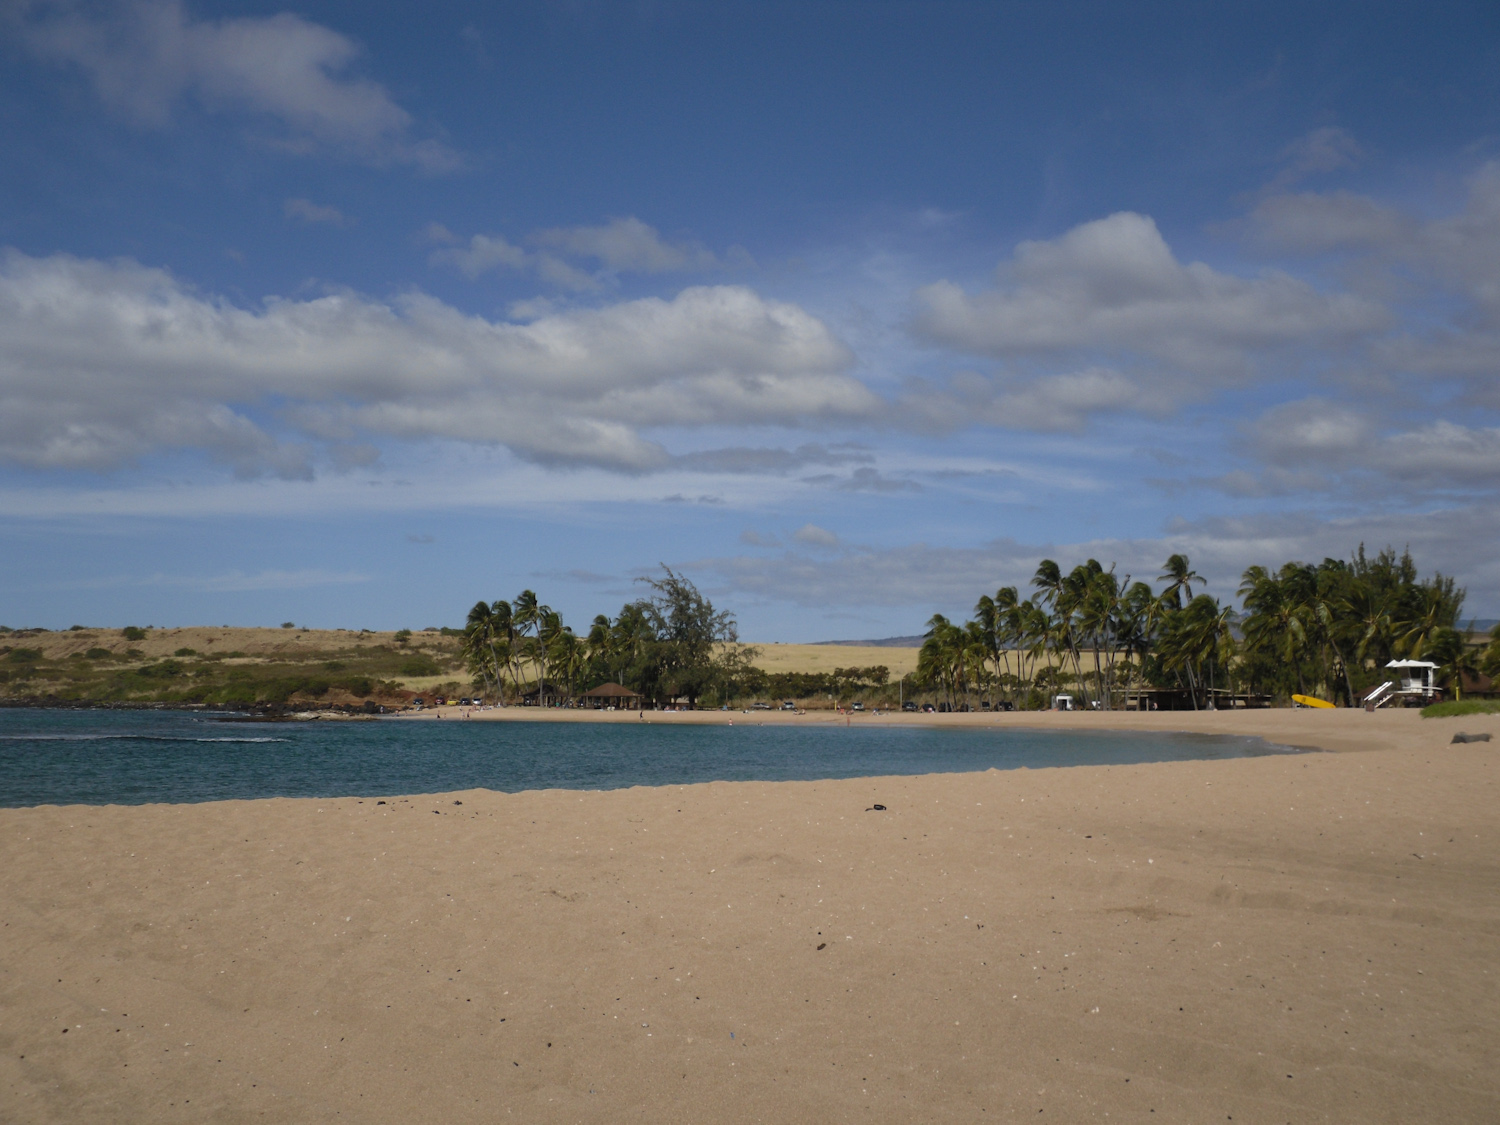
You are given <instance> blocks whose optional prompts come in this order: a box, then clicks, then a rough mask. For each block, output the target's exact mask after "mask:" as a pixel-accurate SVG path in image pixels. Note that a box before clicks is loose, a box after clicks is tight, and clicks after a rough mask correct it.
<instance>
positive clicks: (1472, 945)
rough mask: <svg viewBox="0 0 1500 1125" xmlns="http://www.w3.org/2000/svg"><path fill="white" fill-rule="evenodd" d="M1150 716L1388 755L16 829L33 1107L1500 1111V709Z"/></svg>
mask: <svg viewBox="0 0 1500 1125" xmlns="http://www.w3.org/2000/svg"><path fill="white" fill-rule="evenodd" d="M963 718H968V717H967V716H965V717H963ZM1007 718H1008V717H1007ZM1131 718H1134V719H1136V720H1137V721H1138V723H1141V724H1144V723H1147V722H1150V723H1157V722H1161V723H1162V724H1163V725H1162V727H1161V728H1158V729H1189V728H1190V727H1192V726H1194V725H1201V724H1203V723H1213V724H1222V725H1215V726H1214V727H1213V729H1224V730H1226V731H1228V730H1235V729H1242V730H1245V731H1246V732H1250V733H1262V732H1263V731H1262V728H1264V729H1265V731H1268V732H1269V731H1274V733H1273V737H1276V738H1278V740H1280V741H1285V742H1289V743H1294V744H1298V745H1318V746H1324V747H1327V748H1330V749H1334V750H1338V751H1347V752H1340V753H1327V754H1308V755H1296V756H1281V757H1269V758H1256V759H1239V760H1231V761H1220V762H1181V763H1167V764H1157V765H1143V766H1121V767H1077V768H1071V769H1046V770H1034V771H1032V770H1016V771H1007V772H997V771H990V772H987V773H981V774H963V775H933V776H926V777H901V778H878V779H861V780H854V781H834V782H785V783H733V784H730V783H715V784H708V785H694V786H682V787H677V786H672V787H662V788H640V789H630V790H620V791H615V792H608V793H574V792H562V791H549V792H538V793H525V794H517V795H506V794H499V793H493V792H487V791H475V792H466V793H455V794H446V795H443V796H426V797H410V798H399V797H397V798H387V799H386V803H378V802H377V800H376V799H374V798H366V799H364V800H357V799H354V798H349V799H338V800H270V801H249V802H224V803H215V804H201V805H177V806H146V807H137V808H121V807H105V808H98V807H77V806H74V807H68V808H56V807H43V808H35V809H12V810H0V859H3V865H0V1119H3V1120H5V1121H16V1122H43V1121H67V1122H145V1121H153V1122H155V1121H164V1122H175V1121H182V1122H202V1121H213V1122H240V1121H246V1122H248V1121H257V1122H260V1121H270V1122H276V1121H285V1122H323V1121H332V1120H335V1119H340V1120H346V1121H359V1122H366V1121H368V1122H418V1121H444V1122H480V1121H483V1122H493V1121H500V1120H516V1121H543V1122H553V1121H556V1122H564V1121H589V1122H594V1121H598V1122H605V1121H651V1122H654V1121H673V1122H676V1121H684V1122H686V1121H694V1122H700V1121H701V1122H720V1121H722V1122H741V1121H744V1122H750V1121H776V1122H800V1121H835V1120H854V1121H862V1122H863V1121H868V1122H887V1121H890V1122H911V1121H923V1122H926V1121H956V1120H964V1121H975V1120H980V1121H982V1120H1020V1119H1025V1120H1030V1121H1036V1120H1042V1121H1057V1120H1062V1121H1081V1120H1104V1119H1105V1118H1106V1115H1107V1116H1108V1118H1109V1119H1110V1120H1127V1121H1147V1120H1150V1121H1226V1120H1230V1119H1232V1120H1233V1121H1236V1122H1271V1121H1277V1122H1280V1121H1289V1122H1303V1121H1347V1122H1376V1121H1381V1122H1384V1121H1389V1122H1411V1121H1466V1122H1467V1121H1494V1120H1500V990H1497V983H1500V982H1497V977H1500V860H1497V852H1496V841H1497V832H1496V830H1497V828H1500V800H1497V798H1500V787H1497V779H1500V719H1497V718H1496V717H1493V716H1492V717H1486V718H1479V719H1475V718H1467V719H1459V720H1427V721H1422V720H1420V719H1418V718H1417V717H1416V716H1415V715H1414V714H1410V713H1405V714H1402V713H1392V714H1380V715H1374V716H1369V715H1365V714H1363V713H1362V712H1338V713H1321V714H1317V715H1311V716H1309V715H1307V714H1294V713H1290V712H1277V713H1257V714H1253V715H1252V714H1241V715H1219V716H1199V717H1193V716H1186V717H1184V716H1180V715H1174V716H1161V715H1151V716H1138V717H1131V716H1094V715H1089V716H1059V717H1058V719H1059V720H1063V721H1068V722H1071V723H1075V724H1078V725H1092V724H1103V723H1106V722H1118V721H1123V720H1126V719H1131ZM1168 720H1170V721H1168ZM1033 721H1036V720H1035V719H1033ZM1125 725H1129V724H1128V723H1126V724H1125ZM1455 730H1468V731H1483V730H1488V731H1491V732H1493V733H1494V734H1495V736H1496V741H1495V742H1493V743H1489V744H1482V743H1481V744H1472V745H1455V746H1450V745H1448V744H1447V743H1448V740H1449V739H1450V738H1451V736H1452V734H1453V732H1454V731H1455ZM877 802H878V803H880V804H883V805H886V806H887V809H886V811H883V812H875V811H868V812H867V811H866V810H867V809H869V808H870V807H871V806H872V805H874V804H875V803H877Z"/></svg>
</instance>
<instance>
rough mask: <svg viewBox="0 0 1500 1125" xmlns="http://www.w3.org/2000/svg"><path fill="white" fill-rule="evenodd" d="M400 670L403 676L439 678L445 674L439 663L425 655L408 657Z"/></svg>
mask: <svg viewBox="0 0 1500 1125" xmlns="http://www.w3.org/2000/svg"><path fill="white" fill-rule="evenodd" d="M398 670H399V671H400V673H401V674H402V675H403V676H439V675H442V672H443V670H442V668H440V667H438V663H437V661H435V660H433V659H432V657H430V656H427V655H425V654H419V655H416V656H411V657H408V658H407V659H406V660H404V661H402V662H401V667H400V668H399V669H398Z"/></svg>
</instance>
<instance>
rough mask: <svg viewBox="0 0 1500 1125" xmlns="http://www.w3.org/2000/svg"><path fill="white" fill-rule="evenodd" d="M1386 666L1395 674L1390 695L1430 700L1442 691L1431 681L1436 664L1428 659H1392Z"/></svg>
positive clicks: (1435, 670)
mask: <svg viewBox="0 0 1500 1125" xmlns="http://www.w3.org/2000/svg"><path fill="white" fill-rule="evenodd" d="M1386 667H1387V668H1388V669H1390V670H1391V671H1392V672H1394V673H1395V674H1396V680H1395V687H1394V689H1393V690H1392V691H1391V692H1390V694H1391V695H1404V696H1408V697H1418V698H1421V699H1423V700H1431V699H1436V698H1437V697H1438V696H1439V695H1441V694H1442V693H1443V692H1442V689H1441V688H1439V687H1438V686H1437V685H1436V684H1434V683H1433V682H1432V681H1433V678H1434V676H1435V675H1436V674H1437V665H1436V664H1434V663H1433V662H1432V661H1430V660H1392V661H1391V662H1390V663H1389V664H1387V665H1386Z"/></svg>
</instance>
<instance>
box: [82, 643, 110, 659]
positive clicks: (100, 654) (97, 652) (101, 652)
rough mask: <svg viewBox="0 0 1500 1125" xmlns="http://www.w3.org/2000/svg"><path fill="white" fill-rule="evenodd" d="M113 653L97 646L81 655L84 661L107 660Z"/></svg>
mask: <svg viewBox="0 0 1500 1125" xmlns="http://www.w3.org/2000/svg"><path fill="white" fill-rule="evenodd" d="M113 655H114V653H112V652H110V651H109V649H107V648H99V647H98V646H97V645H96V646H95V647H93V648H91V649H89V650H88V652H86V653H84V654H83V658H84V659H85V660H108V659H109V658H110V657H111V656H113Z"/></svg>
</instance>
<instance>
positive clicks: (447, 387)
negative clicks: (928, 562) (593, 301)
mask: <svg viewBox="0 0 1500 1125" xmlns="http://www.w3.org/2000/svg"><path fill="white" fill-rule="evenodd" d="M851 363H852V357H851V355H850V354H849V351H848V349H847V348H846V347H845V346H844V345H843V344H842V343H841V342H840V341H839V339H838V338H837V337H836V336H834V334H833V333H832V332H831V331H830V330H829V329H828V327H827V326H826V325H824V324H823V323H822V322H821V321H819V320H818V319H817V318H815V317H813V316H811V315H810V314H808V313H807V312H805V311H804V310H803V309H801V308H799V307H797V306H796V305H792V304H787V303H784V302H779V301H772V300H767V299H765V298H763V297H761V296H759V295H758V294H756V293H755V292H753V291H752V290H749V289H746V288H743V287H740V286H713V287H695V288H689V289H685V290H683V291H682V292H680V293H679V294H677V296H676V297H674V298H672V299H670V300H664V299H659V298H648V299H643V300H636V301H628V302H623V303H619V304H615V305H611V306H607V307H604V308H600V309H594V310H578V311H571V312H564V313H556V314H552V315H547V316H543V317H541V318H539V319H537V320H534V321H532V322H530V323H528V324H515V323H509V322H503V321H501V322H495V321H490V320H486V319H484V318H482V317H476V316H469V315H466V314H464V313H461V312H459V311H458V310H456V309H454V308H452V307H451V306H448V305H445V304H443V303H442V302H440V301H437V300H435V299H433V298H431V297H427V296H425V295H422V294H420V293H413V294H407V295H404V296H402V297H400V298H398V299H396V300H393V301H378V300H374V299H371V298H369V297H365V296H361V295H358V294H354V293H347V292H342V293H331V294H328V295H325V296H321V297H316V298H312V299H307V300H293V299H288V298H272V299H268V300H266V301H265V302H264V303H263V304H261V305H260V306H258V307H254V308H243V307H239V306H236V305H233V304H231V303H229V302H227V301H225V300H223V299H220V298H215V297H211V296H206V295H202V294H199V293H196V292H194V291H192V290H191V289H190V288H189V287H187V286H185V285H183V284H181V283H180V282H178V281H177V280H176V279H175V278H173V277H172V276H171V275H170V274H168V273H166V272H164V271H161V270H156V269H149V268H146V267H143V266H140V265H137V264H135V263H133V262H129V261H117V262H100V261H91V260H86V259H79V258H74V257H70V256H66V255H58V256H54V257H50V258H32V257H28V256H26V255H24V254H20V253H17V252H10V253H8V254H6V255H4V257H3V258H0V458H3V459H4V460H8V461H11V462H14V463H19V464H23V465H30V466H36V467H52V468H93V469H108V468H111V467H114V466H117V465H119V464H121V463H123V462H128V461H130V460H132V459H136V458H139V457H141V456H144V455H146V454H148V453H151V452H153V451H155V450H160V449H171V448H203V449H209V450H214V451H217V452H218V454H219V455H220V456H223V457H225V458H226V459H229V460H230V461H231V462H232V463H234V464H235V465H236V467H237V468H238V469H240V470H241V471H243V472H247V473H249V472H274V473H279V474H281V475H288V476H298V475H306V474H307V473H308V472H310V471H311V470H310V467H309V466H310V461H309V454H308V450H307V442H309V441H313V442H323V443H327V442H333V443H338V444H340V445H354V444H355V443H359V442H362V441H368V440H369V439H370V438H372V437H393V436H394V437H401V438H411V439H430V438H447V439H453V440H457V441H460V442H468V443H479V444H496V445H503V446H506V447H508V448H509V449H511V450H512V451H513V452H515V453H516V454H517V455H519V456H521V457H523V458H526V459H529V460H533V461H538V462H542V463H549V464H558V465H582V464H592V465H599V466H604V467H607V468H610V469H615V470H625V471H645V470H652V469H658V468H662V467H665V466H667V465H669V464H670V457H669V455H668V454H667V453H666V451H665V450H664V449H663V448H662V447H661V446H660V445H659V444H657V443H656V442H655V441H653V440H650V439H648V438H646V437H644V436H642V433H641V430H642V429H643V428H646V427H652V428H658V427H674V426H704V425H746V424H749V425H755V424H777V425H791V426H798V425H804V424H811V423H818V422H824V423H827V422H832V421H843V422H851V421H860V420H864V419H869V418H871V417H874V416H875V415H876V414H878V412H879V410H880V402H879V400H878V399H877V398H876V397H875V396H874V395H873V394H872V393H871V392H870V391H869V390H868V389H867V388H866V387H865V386H863V384H861V383H859V382H858V381H857V380H855V379H854V378H853V377H852V376H851V375H850V374H849V373H848V369H849V367H850V365H851ZM273 411H274V412H273ZM273 423H275V424H273ZM277 429H281V430H285V431H290V432H291V433H292V434H293V435H294V437H295V440H294V441H291V442H287V441H284V440H281V439H278V438H277V437H275V436H274V434H273V431H276V430H277Z"/></svg>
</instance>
